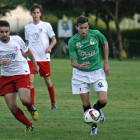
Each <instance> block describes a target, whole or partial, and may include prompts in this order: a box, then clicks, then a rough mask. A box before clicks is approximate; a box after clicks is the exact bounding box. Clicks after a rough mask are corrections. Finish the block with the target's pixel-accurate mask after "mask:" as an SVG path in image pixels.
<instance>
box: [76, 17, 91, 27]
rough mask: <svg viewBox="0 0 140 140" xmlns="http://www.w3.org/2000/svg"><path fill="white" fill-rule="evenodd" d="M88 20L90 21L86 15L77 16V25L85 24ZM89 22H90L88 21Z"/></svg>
mask: <svg viewBox="0 0 140 140" xmlns="http://www.w3.org/2000/svg"><path fill="white" fill-rule="evenodd" d="M86 22H88V18H86V17H84V16H80V17H78V18H77V23H76V25H77V26H78V25H79V24H84V23H86ZM88 24H89V22H88Z"/></svg>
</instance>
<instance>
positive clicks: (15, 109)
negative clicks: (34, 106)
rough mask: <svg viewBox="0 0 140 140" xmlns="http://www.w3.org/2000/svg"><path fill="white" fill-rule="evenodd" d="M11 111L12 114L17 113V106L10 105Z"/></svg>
mask: <svg viewBox="0 0 140 140" xmlns="http://www.w3.org/2000/svg"><path fill="white" fill-rule="evenodd" d="M8 107H9V109H10V110H11V112H12V113H16V111H17V109H18V107H17V105H16V104H11V105H8Z"/></svg>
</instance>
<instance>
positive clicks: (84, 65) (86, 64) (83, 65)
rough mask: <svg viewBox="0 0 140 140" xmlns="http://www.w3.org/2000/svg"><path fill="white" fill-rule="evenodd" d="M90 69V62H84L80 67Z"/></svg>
mask: <svg viewBox="0 0 140 140" xmlns="http://www.w3.org/2000/svg"><path fill="white" fill-rule="evenodd" d="M89 67H90V63H89V62H84V63H82V64H81V65H80V69H88V68H89Z"/></svg>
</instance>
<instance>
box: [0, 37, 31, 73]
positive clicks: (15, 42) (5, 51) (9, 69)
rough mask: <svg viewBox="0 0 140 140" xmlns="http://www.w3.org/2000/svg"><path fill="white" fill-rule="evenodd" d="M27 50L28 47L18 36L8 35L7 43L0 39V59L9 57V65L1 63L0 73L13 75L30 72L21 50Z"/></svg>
mask: <svg viewBox="0 0 140 140" xmlns="http://www.w3.org/2000/svg"><path fill="white" fill-rule="evenodd" d="M21 51H23V52H25V53H26V52H27V51H28V47H27V45H26V44H25V42H24V41H23V40H22V39H21V37H19V36H10V40H9V42H8V43H3V42H1V41H0V61H2V60H3V59H9V60H10V61H11V63H10V65H8V66H6V65H1V75H3V76H14V75H23V74H30V70H29V66H28V63H27V60H26V59H25V58H24V57H23V56H22V52H21Z"/></svg>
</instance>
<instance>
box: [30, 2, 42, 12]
mask: <svg viewBox="0 0 140 140" xmlns="http://www.w3.org/2000/svg"><path fill="white" fill-rule="evenodd" d="M36 8H38V9H40V12H42V5H38V4H34V5H33V6H32V7H31V8H30V12H31V13H32V12H34V10H35V9H36Z"/></svg>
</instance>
